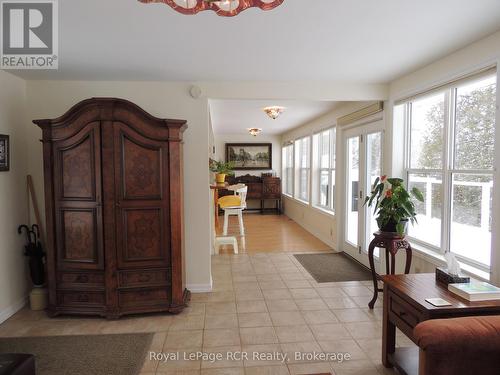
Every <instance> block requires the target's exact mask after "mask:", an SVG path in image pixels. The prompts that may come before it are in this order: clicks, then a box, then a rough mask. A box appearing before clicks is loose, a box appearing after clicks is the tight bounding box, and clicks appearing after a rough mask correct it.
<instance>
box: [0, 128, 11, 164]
mask: <svg viewBox="0 0 500 375" xmlns="http://www.w3.org/2000/svg"><path fill="white" fill-rule="evenodd" d="M9 153H10V150H9V136H8V135H2V134H0V172H6V171H8V170H9V169H10V166H9V159H10V158H9Z"/></svg>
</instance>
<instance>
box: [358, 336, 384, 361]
mask: <svg viewBox="0 0 500 375" xmlns="http://www.w3.org/2000/svg"><path fill="white" fill-rule="evenodd" d="M356 342H357V343H358V345H359V347H361V349H362V350H363V351H364V352H365V353H366V355H367V356H368V357H369V358H370V359H371V360H380V359H381V358H382V340H381V339H380V338H376V339H356Z"/></svg>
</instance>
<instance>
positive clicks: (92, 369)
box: [0, 334, 153, 375]
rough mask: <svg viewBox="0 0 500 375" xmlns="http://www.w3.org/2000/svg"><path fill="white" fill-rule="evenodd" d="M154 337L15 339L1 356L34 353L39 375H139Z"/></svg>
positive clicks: (0, 344)
mask: <svg viewBox="0 0 500 375" xmlns="http://www.w3.org/2000/svg"><path fill="white" fill-rule="evenodd" d="M152 337H153V335H152V334H126V335H95V336H52V337H15V338H1V339H0V353H26V354H34V355H35V361H36V373H37V375H89V374H92V375H136V374H139V372H140V371H141V368H142V365H143V363H144V359H145V357H146V352H147V350H148V349H149V347H150V345H151V340H152Z"/></svg>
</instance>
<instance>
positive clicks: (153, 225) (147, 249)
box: [122, 208, 167, 263]
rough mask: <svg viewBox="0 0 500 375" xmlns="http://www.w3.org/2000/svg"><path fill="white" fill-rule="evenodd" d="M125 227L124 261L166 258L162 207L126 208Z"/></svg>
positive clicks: (124, 214)
mask: <svg viewBox="0 0 500 375" xmlns="http://www.w3.org/2000/svg"><path fill="white" fill-rule="evenodd" d="M122 212H123V220H124V223H123V228H124V229H125V236H124V240H125V246H124V251H123V253H122V256H123V257H122V261H123V262H124V263H127V262H134V261H151V260H160V261H161V260H164V259H165V256H166V255H167V254H165V251H164V249H165V248H164V247H163V246H162V245H163V241H162V228H163V223H162V212H161V208H150V209H141V210H138V209H129V208H127V209H124V210H123V211H122Z"/></svg>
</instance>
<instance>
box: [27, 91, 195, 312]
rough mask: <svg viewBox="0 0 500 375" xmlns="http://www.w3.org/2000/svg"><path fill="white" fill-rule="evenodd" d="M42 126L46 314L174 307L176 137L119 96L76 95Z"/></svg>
mask: <svg viewBox="0 0 500 375" xmlns="http://www.w3.org/2000/svg"><path fill="white" fill-rule="evenodd" d="M34 123H35V124H37V125H38V126H39V127H40V128H41V129H42V131H43V140H42V141H43V159H44V179H45V204H46V222H47V244H46V245H47V269H48V270H47V271H48V288H49V312H50V314H51V315H52V316H55V315H58V314H90V315H101V316H104V317H107V318H118V317H120V316H122V315H125V314H135V313H146V312H157V311H169V312H174V313H176V312H180V311H181V310H182V309H183V308H184V307H185V306H186V303H187V300H188V299H189V291H188V290H187V289H185V288H184V285H185V282H184V272H183V260H182V259H183V254H182V253H183V238H182V235H183V217H182V210H183V204H182V190H183V189H182V180H183V179H182V168H183V166H182V134H183V132H184V130H185V129H186V121H182V120H164V119H159V118H155V117H153V116H151V115H149V114H148V113H146V112H145V111H143V110H142V109H141V108H139V107H138V106H136V105H135V104H133V103H131V102H128V101H126V100H122V99H113V98H95V99H88V100H85V101H83V102H81V103H79V104H77V105H76V106H74V107H73V108H71V109H70V110H69V111H68V112H67V113H66V114H65V115H63V116H62V117H60V118H57V119H53V120H35V121H34Z"/></svg>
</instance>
